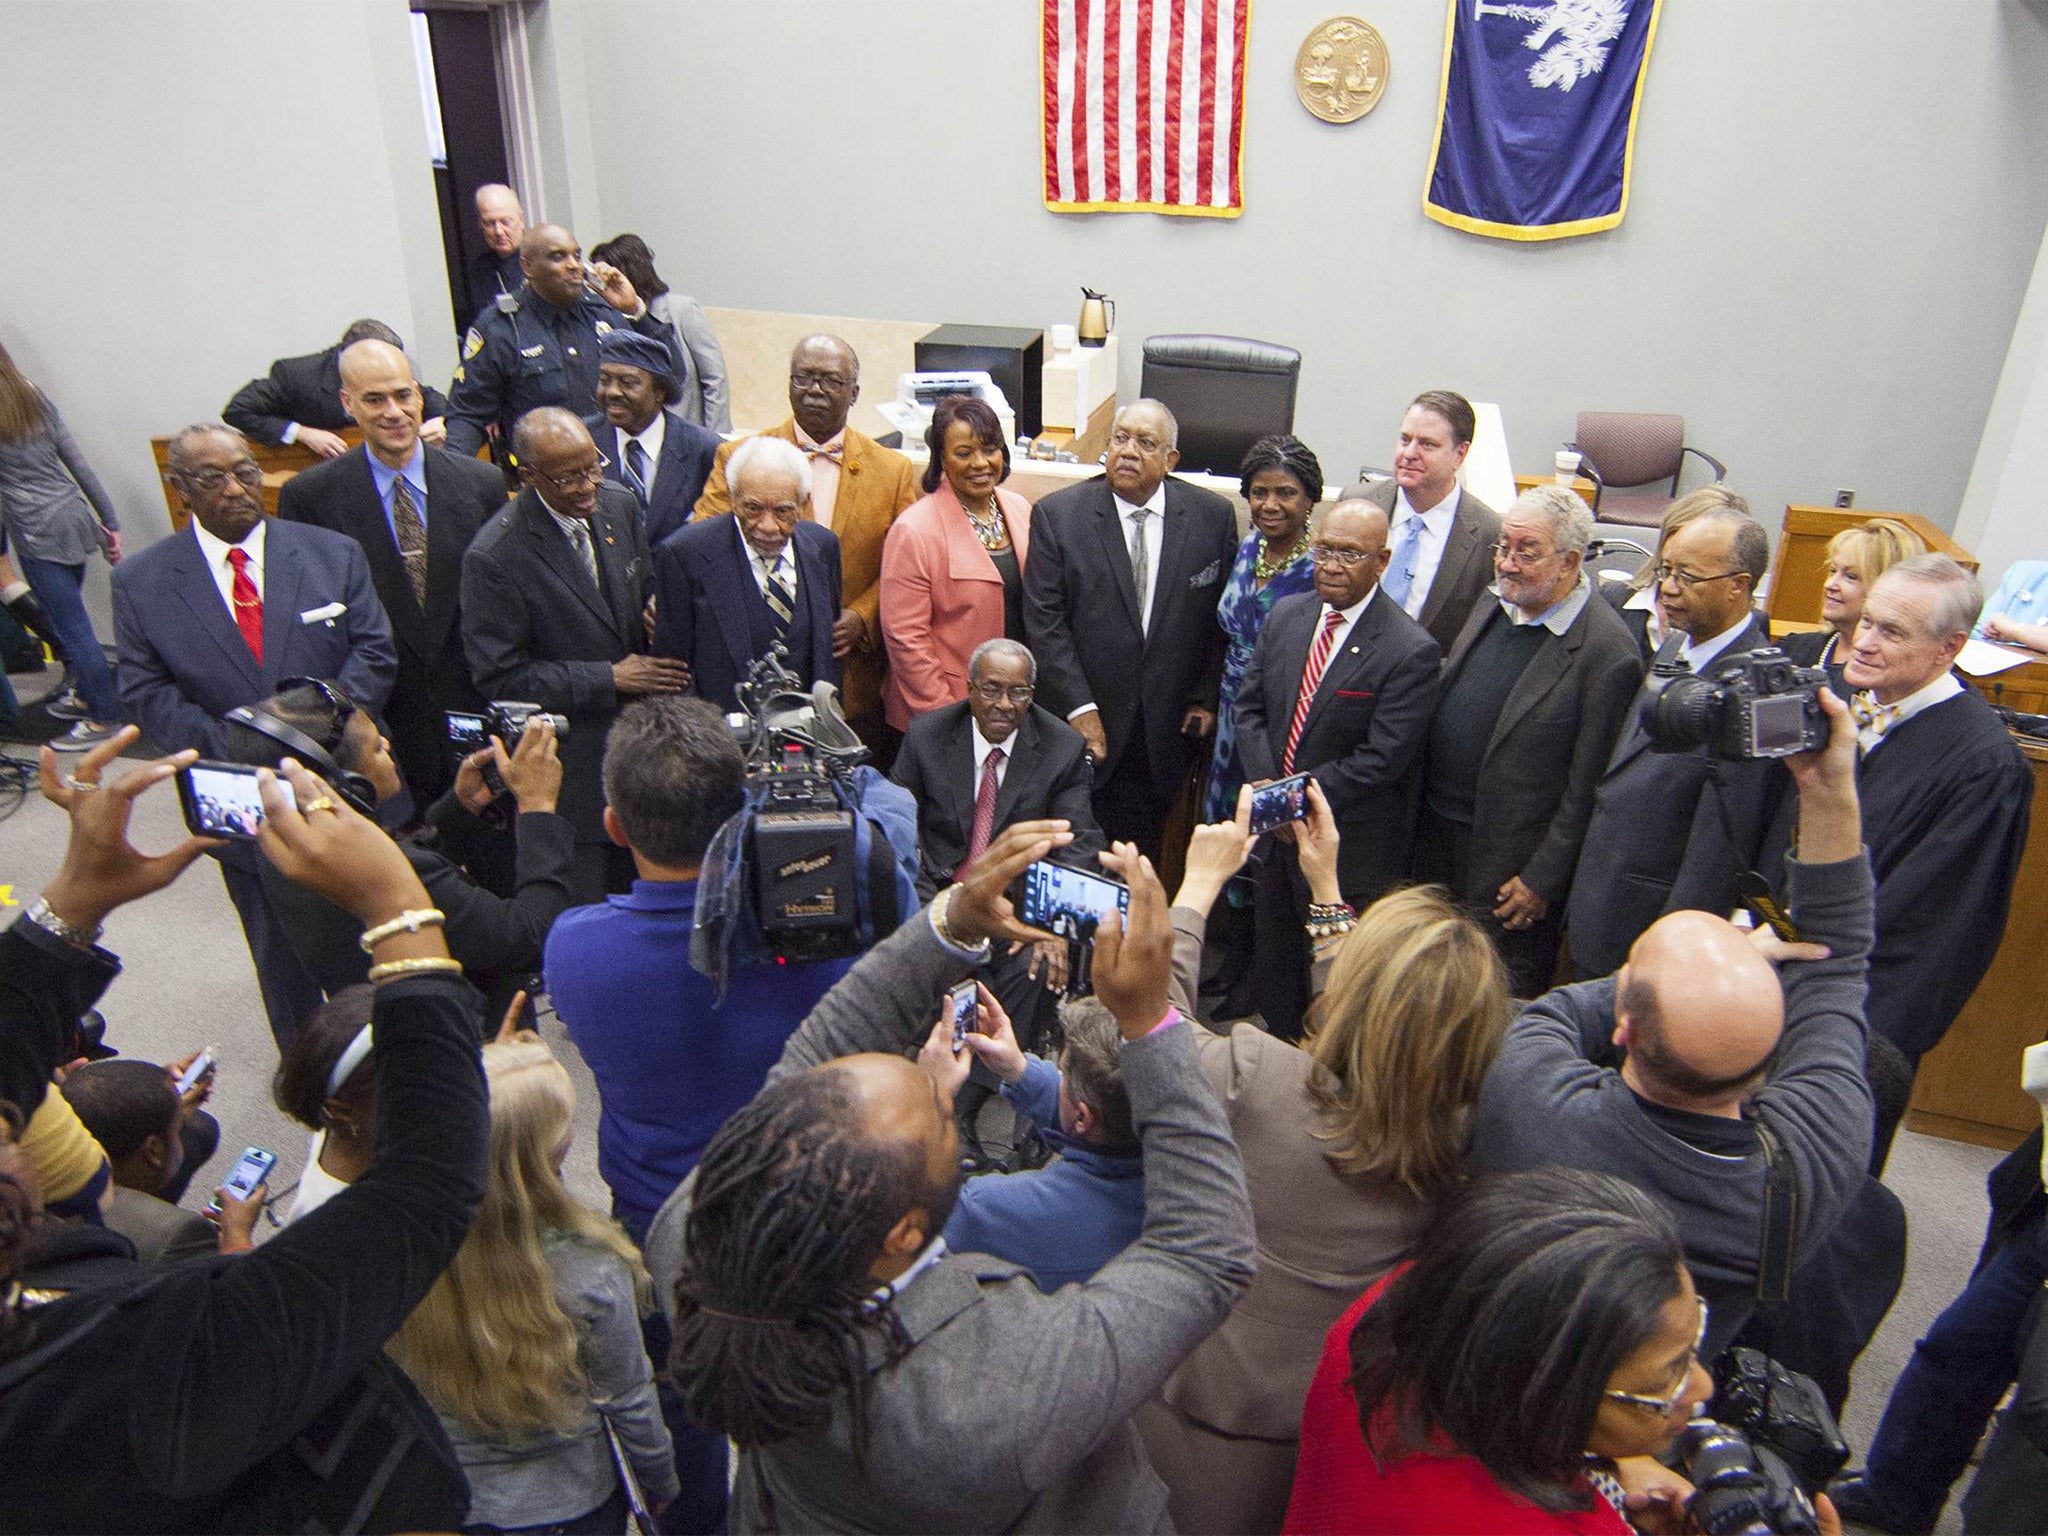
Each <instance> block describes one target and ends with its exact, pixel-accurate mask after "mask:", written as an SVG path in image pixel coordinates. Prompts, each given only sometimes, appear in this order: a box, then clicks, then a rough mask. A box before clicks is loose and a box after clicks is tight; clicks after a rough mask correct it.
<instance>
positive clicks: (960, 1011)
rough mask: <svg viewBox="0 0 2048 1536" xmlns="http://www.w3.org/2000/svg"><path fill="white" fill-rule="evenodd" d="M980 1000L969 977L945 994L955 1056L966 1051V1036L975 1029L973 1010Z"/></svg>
mask: <svg viewBox="0 0 2048 1536" xmlns="http://www.w3.org/2000/svg"><path fill="white" fill-rule="evenodd" d="M980 999H981V989H980V987H979V986H978V984H977V983H976V982H975V980H974V978H973V977H971V976H970V977H968V978H967V980H965V981H963V982H961V983H960V985H958V986H957V987H955V988H953V990H952V991H950V992H948V993H947V994H946V1006H947V1008H948V1009H949V1010H950V1017H951V1018H952V1021H953V1054H954V1055H955V1056H958V1055H959V1054H960V1053H961V1052H962V1051H964V1050H966V1049H967V1036H968V1034H969V1033H970V1032H971V1031H973V1030H974V1029H975V1022H974V1010H975V1006H976V1004H977V1003H979V1002H980Z"/></svg>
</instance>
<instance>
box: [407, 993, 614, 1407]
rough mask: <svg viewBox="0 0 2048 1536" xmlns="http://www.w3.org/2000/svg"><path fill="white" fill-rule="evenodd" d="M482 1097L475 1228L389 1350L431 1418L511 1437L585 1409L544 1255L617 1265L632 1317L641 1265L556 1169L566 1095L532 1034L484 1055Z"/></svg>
mask: <svg viewBox="0 0 2048 1536" xmlns="http://www.w3.org/2000/svg"><path fill="white" fill-rule="evenodd" d="M483 1061H484V1076H485V1078H486V1079H487V1081H488V1083H489V1085H490V1095H491V1175H490V1185H489V1187H488V1188H487V1189H486V1190H485V1192H484V1203H483V1205H482V1207H481V1208H480V1209H479V1210H478V1211H477V1215H476V1222H475V1224H474V1225H473V1226H471V1227H470V1229H469V1236H468V1237H467V1238H466V1239H465V1240H464V1241H463V1244H462V1247H461V1249H460V1250H459V1251H458V1252H457V1253H456V1255H455V1261H454V1262H453V1263H452V1264H450V1265H449V1266H448V1268H447V1270H446V1271H445V1272H444V1273H443V1274H442V1276H441V1278H440V1279H438V1280H436V1281H435V1282H434V1288H433V1289H432V1290H430V1291H429V1292H427V1294H426V1296H425V1297H424V1298H423V1299H422V1300H421V1302H420V1304H419V1305H418V1306H417V1307H415V1308H414V1309H413V1312H412V1315H411V1316H410V1317H408V1318H407V1319H406V1320H405V1325H404V1326H403V1327H401V1328H400V1329H399V1330H398V1333H397V1334H396V1335H395V1336H394V1337H393V1338H392V1340H391V1343H390V1346H389V1348H390V1352H391V1356H392V1358H393V1359H394V1360H396V1361H397V1362H398V1363H399V1365H400V1366H402V1367H403V1368H404V1369H405V1371H406V1374H408V1375H409V1376H411V1377H412V1379H413V1380H414V1382H416V1383H417V1384H418V1386H419V1388H420V1391H421V1392H422V1393H423V1394H424V1395H425V1396H426V1398H427V1401H428V1402H430V1403H432V1404H433V1406H434V1408H435V1409H436V1410H437V1411H438V1412H440V1413H443V1414H445V1415H447V1416H448V1417H450V1418H453V1419H457V1420H459V1421H460V1422H462V1423H463V1424H466V1425H468V1426H470V1427H471V1428H472V1429H474V1430H475V1431H477V1432H478V1433H480V1434H485V1435H492V1436H496V1437H500V1438H503V1439H521V1438H526V1437H529V1436H531V1435H534V1434H537V1433H540V1432H542V1431H545V1430H564V1429H568V1428H571V1427H572V1426H573V1425H574V1424H575V1422H576V1420H577V1419H578V1417H579V1416H580V1414H581V1411H582V1409H583V1407H584V1405H585V1404H587V1402H588V1401H589V1384H588V1383H587V1382H586V1381H585V1380H584V1376H583V1371H582V1368H581V1366H580V1365H578V1363H577V1358H576V1350H577V1336H576V1325H575V1324H574V1323H572V1322H571V1321H570V1320H569V1317H568V1314H567V1313H565V1312H563V1310H562V1308H561V1306H560V1305H559V1304H558V1303H557V1302H556V1300H555V1276H554V1271H553V1269H552V1268H551V1267H550V1266H549V1264H548V1258H547V1245H548V1244H549V1243H550V1242H551V1241H560V1240H563V1239H567V1240H569V1241H572V1242H582V1243H585V1244H588V1245H589V1246H591V1247H594V1248H599V1249H602V1250H604V1251H605V1252H607V1253H612V1254H615V1255H617V1257H618V1258H619V1259H620V1261H621V1262H623V1263H624V1264H625V1265H626V1267H627V1269H628V1270H629V1271H630V1272H631V1274H632V1276H633V1283H634V1289H635V1291H636V1292H637V1293H638V1296H639V1300H640V1303H641V1305H642V1306H645V1305H646V1303H647V1301H648V1299H649V1296H650V1295H651V1287H650V1284H649V1281H648V1278H647V1270H646V1268H645V1267H644V1266H643V1265H642V1264H641V1262H640V1255H639V1253H638V1251H637V1250H635V1248H634V1247H633V1245H632V1243H630V1242H629V1241H627V1239H626V1235H625V1233H623V1232H621V1231H620V1230H619V1227H618V1224H617V1223H616V1222H613V1221H610V1220H608V1219H606V1218H605V1217H603V1216H600V1215H599V1214H598V1213H597V1212H596V1211H593V1210H591V1209H590V1208H589V1207H588V1206H586V1205H584V1204H582V1203H581V1202H580V1201H578V1200H577V1199H576V1198H575V1196H573V1195H571V1194H570V1193H569V1191H568V1189H567V1188H566V1187H565V1186H564V1185H563V1183H562V1176H561V1173H560V1171H559V1168H558V1167H557V1165H558V1163H559V1162H560V1159H561V1155H562V1151H563V1149H564V1148H565V1147H566V1146H567V1145H568V1140H569V1131H570V1125H571V1121H572V1119H573V1116H574V1114H575V1108H576V1092H575V1088H574V1086H573V1085H572V1084H571V1083H570V1081H569V1074H568V1072H567V1070H565V1069H564V1068H563V1066H562V1064H561V1063H560V1062H559V1061H557V1060H555V1058H554V1055H553V1053H552V1052H550V1051H549V1049H548V1047H547V1042H545V1041H544V1040H542V1039H541V1037H540V1036H539V1035H537V1034H534V1033H533V1032H532V1031H530V1030H521V1031H520V1032H519V1033H517V1034H515V1035H513V1036H512V1037H511V1038H510V1039H506V1040H496V1041H493V1042H491V1043H490V1044H489V1045H486V1046H485V1047H484V1049H483Z"/></svg>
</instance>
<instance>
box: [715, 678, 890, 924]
mask: <svg viewBox="0 0 2048 1536" xmlns="http://www.w3.org/2000/svg"><path fill="white" fill-rule="evenodd" d="M787 655H788V652H787V651H786V650H785V649H784V648H783V647H782V646H780V645H778V646H775V647H774V648H773V649H772V650H771V651H770V652H769V653H768V654H767V655H765V656H763V657H761V658H760V659H759V660H758V661H756V662H755V663H754V665H753V668H752V670H751V671H750V672H749V673H748V674H747V680H746V681H745V682H743V683H741V684H740V685H739V687H738V689H737V690H736V692H737V695H738V698H739V703H740V709H739V711H736V712H734V713H731V714H728V715H727V716H726V717H725V723H726V726H727V727H728V728H729V729H730V730H731V731H732V734H733V739H734V740H735V741H736V742H737V743H738V744H739V747H740V751H741V752H742V753H743V754H744V755H745V757H746V761H747V772H746V782H745V790H746V797H747V799H746V805H745V806H744V807H743V808H742V809H741V810H740V811H739V813H738V814H737V815H735V816H734V817H733V819H732V820H731V821H730V822H728V823H727V824H726V826H725V827H724V828H722V829H720V832H719V834H718V838H717V839H716V842H717V843H718V844H721V845H724V846H726V847H728V848H730V849H732V850H734V851H735V852H736V854H737V857H738V858H739V860H740V861H741V863H742V865H743V866H744V870H743V879H744V881H745V887H744V888H745V889H746V890H747V891H748V893H749V894H750V896H751V901H750V903H749V906H750V908H751V911H752V915H753V918H754V921H755V925H756V926H757V927H758V929H759V932H760V935H761V940H762V943H763V946H764V947H765V949H766V950H767V952H768V953H769V954H770V955H772V956H774V958H776V959H777V960H781V961H785V962H794V963H808V962H811V961H817V960H834V959H839V958H841V957H843V956H847V955H855V954H859V953H860V952H861V950H862V948H864V947H865V946H864V943H863V940H862V932H861V930H862V927H863V923H862V919H863V917H865V918H866V927H867V929H868V932H869V933H871V934H874V935H881V934H886V933H888V932H890V931H891V930H892V929H893V928H894V927H895V926H896V924H897V922H898V921H899V914H898V912H897V899H896V884H895V855H894V853H893V851H892V849H891V848H890V845H889V842H888V839H887V838H886V837H884V836H883V835H882V834H881V832H880V831H879V830H878V829H875V828H874V827H873V826H872V824H868V823H864V822H863V821H862V819H861V817H860V799H861V796H860V793H859V792H858V791H857V790H856V788H855V787H854V784H853V778H854V770H856V769H857V768H858V767H859V766H860V765H861V764H862V763H864V762H865V761H866V760H867V756H868V749H867V747H866V746H865V745H863V744H862V742H861V739H860V738H859V737H858V736H856V735H855V734H854V733H853V728H852V727H851V726H849V725H848V724H847V723H846V717H845V715H844V714H842V713H841V712H840V708H839V690H838V689H837V688H835V687H834V686H833V685H832V684H830V683H818V684H816V685H815V686H813V687H812V689H811V690H810V692H808V693H806V692H804V691H803V682H802V680H801V679H800V678H798V677H797V676H796V675H795V674H794V673H792V672H791V671H790V670H789V669H788V668H787V667H786V666H784V665H783V661H784V658H785V657H786V656H787ZM864 777H872V775H866V776H864ZM863 849H865V853H866V858H865V861H864V860H863V858H862V853H863Z"/></svg>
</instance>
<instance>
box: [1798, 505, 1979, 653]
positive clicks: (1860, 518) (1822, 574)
mask: <svg viewBox="0 0 2048 1536" xmlns="http://www.w3.org/2000/svg"><path fill="white" fill-rule="evenodd" d="M1874 517H1888V518H1890V519H1892V520H1893V521H1894V522H1900V523H1904V524H1905V525H1906V526H1907V527H1908V528H1910V529H1912V530H1913V531H1914V532H1915V533H1917V534H1919V535H1920V538H1921V540H1922V541H1923V542H1924V543H1925V544H1926V545H1927V548H1928V549H1929V551H1931V552H1932V553H1934V554H1937V555H1947V556H1949V557H1950V558H1951V559H1952V560H1955V561H1956V562H1957V563H1958V564H1960V565H1961V566H1963V568H1964V569H1966V570H1970V571H1974V570H1976V569H1977V557H1976V556H1975V555H1973V554H1971V553H1970V552H1969V551H1968V550H1967V549H1965V548H1963V546H1962V545H1960V544H1958V543H1957V542H1956V541H1955V540H1954V539H1952V538H1950V537H1949V536H1948V535H1947V534H1945V533H1943V532H1942V531H1941V530H1940V529H1939V528H1937V527H1935V526H1934V524H1932V523H1930V522H1929V521H1927V519H1926V518H1924V517H1921V516H1919V515H1918V514H1916V513H1912V512H1868V511H1864V510H1863V509H1862V508H1859V507H1802V506H1796V505H1794V506H1787V507H1786V508H1785V520H1784V522H1783V523H1782V524H1780V525H1779V532H1778V547H1777V549H1775V550H1774V551H1772V554H1771V579H1770V589H1769V597H1768V599H1767V603H1766V607H1765V611H1766V612H1767V613H1768V614H1769V615H1770V616H1771V619H1772V630H1773V632H1776V630H1777V625H1778V624H1779V623H1780V622H1782V623H1784V624H1785V625H1786V626H1787V627H1788V628H1791V629H1815V628H1818V627H1819V625H1820V589H1821V588H1822V587H1823V586H1825V585H1826V584H1827V561H1828V540H1830V539H1832V538H1833V537H1834V536H1835V535H1836V534H1838V533H1840V532H1841V531H1842V530H1843V529H1844V528H1859V527H1861V526H1862V525H1863V524H1865V523H1867V522H1869V521H1870V520H1871V519H1872V518H1874Z"/></svg>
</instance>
